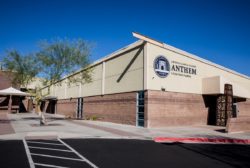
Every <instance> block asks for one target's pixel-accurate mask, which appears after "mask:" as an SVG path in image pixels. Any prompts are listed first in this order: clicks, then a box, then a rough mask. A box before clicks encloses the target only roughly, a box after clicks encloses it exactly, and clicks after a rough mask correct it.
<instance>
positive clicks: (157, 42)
mask: <svg viewBox="0 0 250 168" xmlns="http://www.w3.org/2000/svg"><path fill="white" fill-rule="evenodd" d="M132 35H133V36H134V37H136V38H138V39H140V40H143V41H146V42H148V43H151V44H154V45H157V46H159V47H161V48H165V49H167V50H170V51H173V52H175V53H178V54H181V55H184V56H186V57H188V58H191V59H194V60H196V61H199V62H202V63H205V64H208V65H211V66H214V67H216V68H219V69H221V70H224V71H227V72H230V73H232V74H235V75H238V76H241V77H244V78H247V79H249V80H250V77H249V76H247V75H244V74H241V73H239V72H236V71H234V70H231V69H229V68H226V67H224V66H221V65H219V64H216V63H213V62H211V61H209V60H206V59H203V58H201V57H199V56H196V55H194V54H191V53H189V52H186V51H184V50H181V49H178V48H176V47H173V46H171V45H168V44H165V43H163V42H160V41H157V40H154V39H152V38H150V37H148V36H145V35H142V34H140V33H137V32H132Z"/></svg>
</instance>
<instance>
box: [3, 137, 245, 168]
mask: <svg viewBox="0 0 250 168" xmlns="http://www.w3.org/2000/svg"><path fill="white" fill-rule="evenodd" d="M25 143H26V145H24V144H25ZM25 146H27V148H28V151H29V152H28V156H29V157H30V158H32V161H33V162H34V164H35V166H34V167H36V168H37V167H38V168H42V167H43V168H44V167H49V166H50V167H61V168H63V167H73V168H79V167H83V168H88V167H100V168H101V167H103V168H113V167H116V168H117V167H119V168H128V167H130V168H133V167H146V168H151V167H157V168H161V167H162V168H163V167H164V168H165V167H168V168H172V167H173V168H178V167H190V168H191V167H192V168H198V167H199V168H200V167H202V168H203V167H209V168H210V167H214V168H220V167H221V168H222V167H223V168H225V167H246V168H248V167H250V162H249V160H250V146H249V145H215V144H213V145H212V144H159V143H155V142H153V141H149V140H126V139H63V140H60V139H58V140H25V141H20V140H19V141H18V140H14V141H0V148H1V150H0V156H1V167H4V168H20V167H22V168H26V167H30V166H29V160H28V157H27V154H26V152H27V149H25Z"/></svg>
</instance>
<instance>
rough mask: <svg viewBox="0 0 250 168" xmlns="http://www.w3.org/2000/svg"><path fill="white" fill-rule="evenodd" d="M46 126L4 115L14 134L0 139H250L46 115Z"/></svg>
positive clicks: (216, 131) (198, 129) (30, 116)
mask: <svg viewBox="0 0 250 168" xmlns="http://www.w3.org/2000/svg"><path fill="white" fill-rule="evenodd" d="M46 118H47V120H48V125H47V126H40V117H39V116H38V115H37V114H35V113H20V114H8V119H9V121H11V125H12V127H13V129H14V131H15V132H10V134H5V135H0V139H23V138H24V137H49V136H51V137H59V138H116V139H125V138H130V139H148V140H152V139H154V138H156V137H180V138H181V137H185V138H186V137H189V138H190V137H205V138H234V139H235V138H237V139H250V133H237V134H236V133H234V134H228V133H223V132H221V130H222V129H223V127H215V126H192V127H191V126H186V127H168V128H141V127H135V126H130V125H122V124H115V123H109V122H101V121H87V120H65V119H64V118H62V117H60V116H55V115H46Z"/></svg>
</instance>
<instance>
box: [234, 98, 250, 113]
mask: <svg viewBox="0 0 250 168" xmlns="http://www.w3.org/2000/svg"><path fill="white" fill-rule="evenodd" d="M237 104H238V108H239V116H248V117H250V99H246V100H245V101H241V102H238V103H237Z"/></svg>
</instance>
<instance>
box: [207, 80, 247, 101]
mask: <svg viewBox="0 0 250 168" xmlns="http://www.w3.org/2000/svg"><path fill="white" fill-rule="evenodd" d="M225 84H231V85H232V86H233V95H234V96H235V97H241V98H250V90H249V89H246V88H245V87H244V86H242V85H241V84H240V83H237V82H233V81H230V80H229V79H226V78H224V77H222V76H212V77H208V78H203V79H202V94H204V95H217V94H224V86H225Z"/></svg>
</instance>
